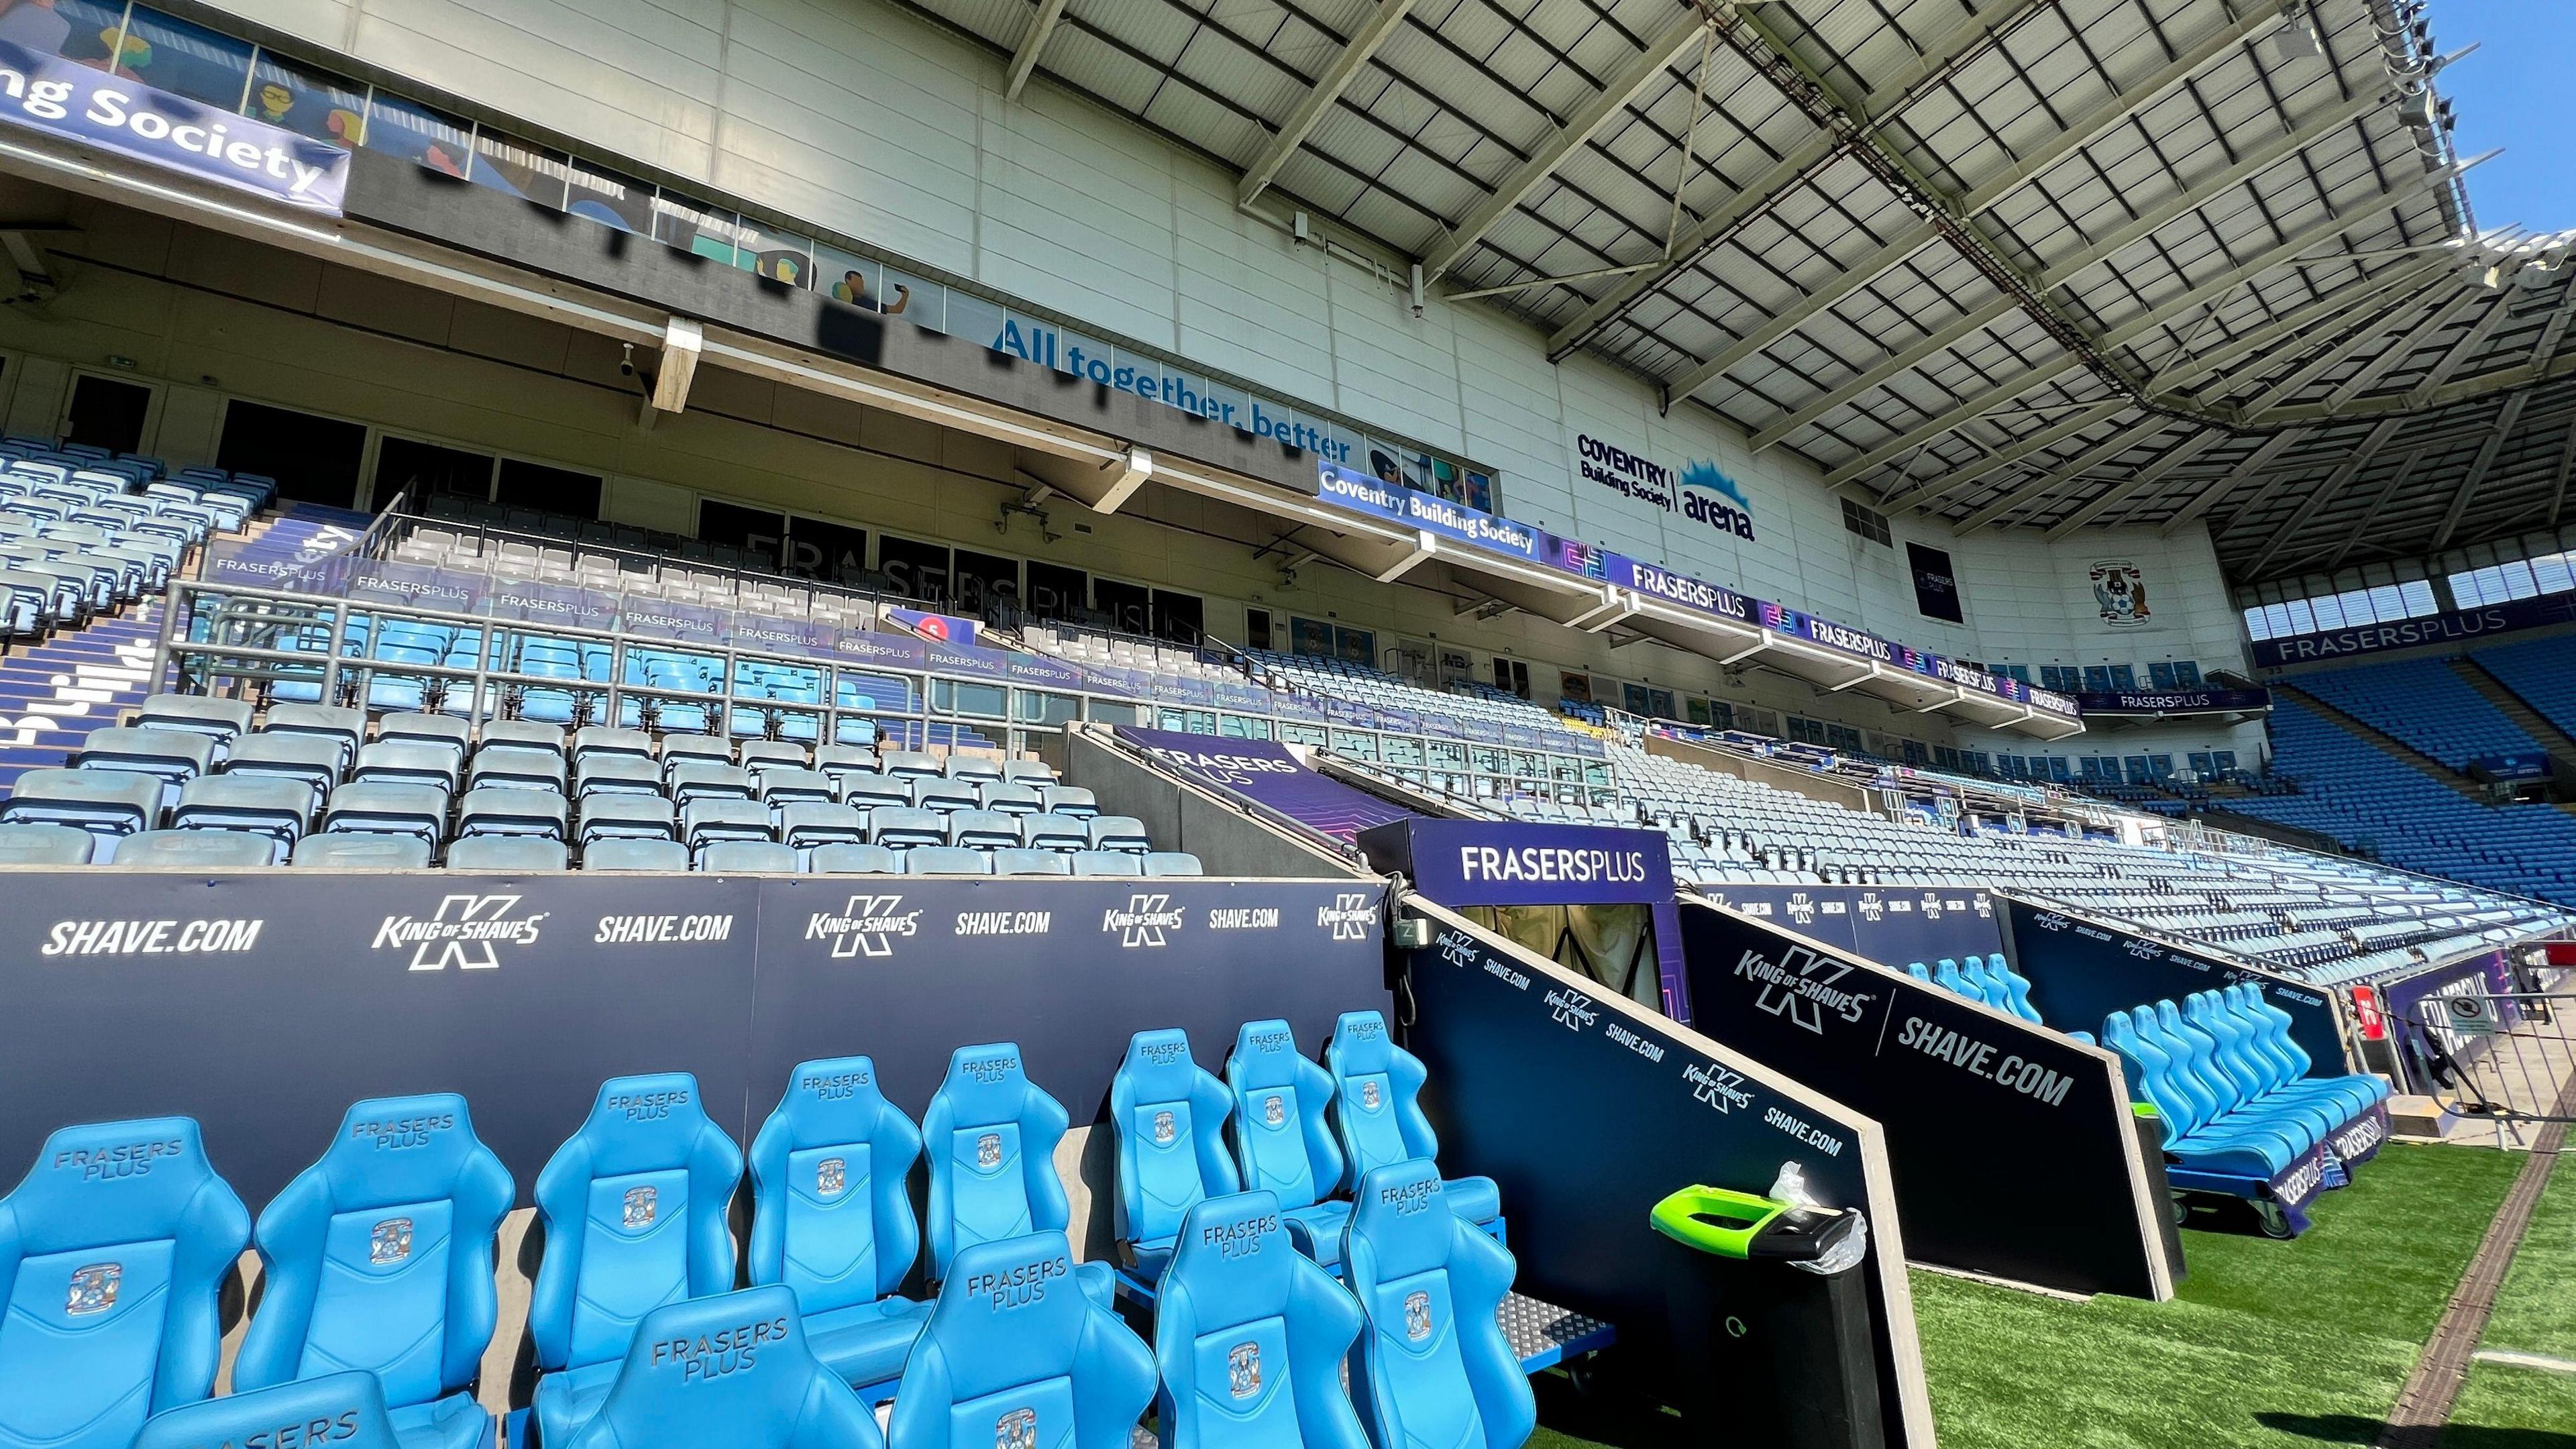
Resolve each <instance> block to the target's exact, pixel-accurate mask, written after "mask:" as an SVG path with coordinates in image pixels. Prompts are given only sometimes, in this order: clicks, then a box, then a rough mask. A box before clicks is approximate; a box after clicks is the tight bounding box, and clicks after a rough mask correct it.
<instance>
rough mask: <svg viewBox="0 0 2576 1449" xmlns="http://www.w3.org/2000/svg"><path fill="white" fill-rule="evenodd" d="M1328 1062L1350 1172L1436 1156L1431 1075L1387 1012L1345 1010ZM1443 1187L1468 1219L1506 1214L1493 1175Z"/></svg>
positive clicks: (1336, 1125) (1357, 1174)
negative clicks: (1426, 1087) (1428, 1104)
mask: <svg viewBox="0 0 2576 1449" xmlns="http://www.w3.org/2000/svg"><path fill="white" fill-rule="evenodd" d="M1324 1068H1325V1070H1326V1071H1328V1072H1330V1073H1332V1077H1333V1130H1334V1133H1335V1134H1336V1136H1337V1137H1338V1139H1339V1140H1340V1142H1341V1146H1342V1155H1343V1156H1344V1157H1345V1158H1346V1159H1348V1161H1349V1164H1350V1167H1349V1176H1351V1177H1352V1178H1353V1179H1358V1178H1362V1177H1366V1176H1367V1175H1368V1174H1370V1173H1372V1172H1375V1171H1376V1170H1377V1169H1379V1168H1381V1167H1393V1166H1395V1165H1396V1164H1397V1163H1400V1162H1430V1161H1432V1160H1434V1159H1436V1158H1437V1157H1439V1155H1440V1139H1439V1137H1438V1136H1437V1135H1436V1134H1434V1133H1433V1132H1432V1130H1431V1119H1430V1118H1428V1117H1426V1116H1424V1115H1423V1113H1422V1084H1423V1082H1424V1080H1425V1079H1426V1078H1427V1077H1428V1075H1429V1074H1428V1073H1427V1072H1426V1071H1425V1070H1424V1068H1423V1065H1422V1059H1421V1058H1419V1057H1417V1056H1415V1055H1414V1054H1413V1053H1411V1052H1409V1051H1406V1050H1405V1049H1404V1048H1402V1047H1400V1046H1397V1045H1396V1044H1395V1036H1394V1033H1392V1032H1390V1031H1388V1030H1387V1029H1386V1018H1385V1017H1383V1016H1380V1015H1379V1014H1378V1013H1376V1012H1374V1011H1349V1012H1344V1013H1343V1014H1342V1016H1341V1018H1340V1019H1339V1020H1338V1021H1336V1022H1334V1023H1333V1039H1332V1040H1331V1041H1329V1042H1326V1043H1325V1044H1324ZM1441 1193H1442V1196H1443V1197H1445V1198H1446V1199H1447V1200H1448V1203H1449V1207H1450V1209H1451V1210H1452V1211H1454V1212H1456V1213H1457V1214H1458V1215H1459V1216H1460V1217H1462V1218H1465V1219H1466V1220H1467V1221H1469V1222H1471V1223H1490V1222H1493V1221H1495V1220H1496V1219H1498V1218H1500V1217H1501V1216H1502V1215H1503V1190H1502V1189H1501V1188H1500V1187H1498V1186H1496V1185H1495V1183H1494V1180H1493V1179H1492V1178H1490V1177H1461V1178H1455V1179H1452V1180H1450V1181H1448V1182H1444V1183H1442V1184H1441Z"/></svg>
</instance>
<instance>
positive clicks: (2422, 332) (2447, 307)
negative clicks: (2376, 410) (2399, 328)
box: [2325, 287, 2483, 408]
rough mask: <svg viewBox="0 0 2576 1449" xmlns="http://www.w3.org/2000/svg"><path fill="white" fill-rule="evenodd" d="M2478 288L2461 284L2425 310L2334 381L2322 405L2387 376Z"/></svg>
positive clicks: (2334, 404)
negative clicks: (2398, 335) (2376, 351)
mask: <svg viewBox="0 0 2576 1449" xmlns="http://www.w3.org/2000/svg"><path fill="white" fill-rule="evenodd" d="M2481 290H2483V289H2481V288H2476V287H2462V288H2461V289H2460V290H2459V292H2458V293H2457V294H2456V295H2454V296H2452V297H2451V298H2450V300H2448V301H2446V302H2444V303H2442V304H2441V305H2440V306H2437V307H2435V308H2434V309H2433V310H2432V311H2431V312H2429V313H2426V314H2425V316H2424V320H2423V321H2421V322H2418V323H2416V324H2415V325H2414V326H2412V327H2410V328H2408V329H2406V335H2405V336H2403V337H2401V338H2399V339H2397V341H2396V342H2395V343H2394V344H2392V345H2391V346H2389V347H2388V348H2387V349H2386V350H2384V351H2382V352H2381V353H2380V354H2379V355H2378V356H2377V357H2374V358H2372V359H2371V360H2370V361H2368V362H2367V363H2364V364H2363V365H2362V369H2361V371H2359V372H2356V373H2354V374H2353V375H2352V376H2350V377H2347V378H2345V379H2344V380H2343V381H2342V382H2341V383H2338V384H2337V385H2336V386H2335V390H2334V391H2332V392H2330V393H2327V394H2326V403H2325V405H2326V406H2327V407H2329V408H2339V407H2342V406H2343V405H2344V404H2346V403H2349V402H2351V401H2352V400H2353V399H2354V398H2356V397H2359V396H2361V393H2362V390H2363V389H2365V388H2367V387H2369V386H2370V385H2371V384H2372V383H2375V382H2377V381H2379V380H2380V379H2381V378H2382V377H2385V376H2387V375H2388V371H2389V369H2390V368H2393V367H2395V366H2396V365H2397V364H2399V363H2401V362H2404V361H2405V360H2406V359H2407V358H2408V357H2409V356H2411V355H2413V353H2414V352H2415V350H2416V349H2417V348H2420V347H2422V346H2423V345H2424V342H2425V340H2426V339H2427V338H2429V337H2431V336H2433V335H2434V334H2435V333H2437V332H2440V331H2441V330H2442V329H2443V328H2445V327H2447V326H2449V325H2450V323H2451V319H2452V318H2454V317H2457V316H2459V315H2460V314H2461V313H2462V312H2465V311H2467V310H2468V308H2469V304H2470V303H2472V302H2475V301H2476V300H2477V299H2478V293H2479V292H2480V291H2481Z"/></svg>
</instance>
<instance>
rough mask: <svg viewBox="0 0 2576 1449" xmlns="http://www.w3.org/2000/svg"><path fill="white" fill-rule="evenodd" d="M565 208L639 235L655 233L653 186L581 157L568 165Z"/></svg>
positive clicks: (565, 178)
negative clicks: (595, 165)
mask: <svg viewBox="0 0 2576 1449" xmlns="http://www.w3.org/2000/svg"><path fill="white" fill-rule="evenodd" d="M564 210H566V211H569V212H571V213H572V214H573V215H575V216H578V217H581V218H584V219H585V220H589V221H595V222H598V223H599V224H600V225H601V226H608V227H615V228H616V229H617V230H619V231H623V232H633V233H634V234H635V235H637V236H650V235H652V234H653V188H652V187H651V186H648V185H646V184H645V183H643V182H641V181H637V180H635V179H633V178H632V177H627V176H620V175H618V174H617V173H616V172H613V171H602V170H599V169H598V168H596V167H591V166H585V165H583V164H582V163H580V162H579V161H575V162H573V163H572V164H571V165H569V166H567V167H565V168H564Z"/></svg>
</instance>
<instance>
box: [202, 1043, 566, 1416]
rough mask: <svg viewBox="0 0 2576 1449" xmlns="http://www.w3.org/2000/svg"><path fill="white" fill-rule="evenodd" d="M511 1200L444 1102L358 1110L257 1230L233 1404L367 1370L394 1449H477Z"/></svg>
mask: <svg viewBox="0 0 2576 1449" xmlns="http://www.w3.org/2000/svg"><path fill="white" fill-rule="evenodd" d="M517 1195H518V1188H517V1185H516V1184H515V1183H513V1182H512V1181H511V1180H510V1174H509V1171H508V1169H506V1168H504V1167H503V1166H502V1165H501V1159H499V1158H498V1157H495V1156H493V1155H492V1153H491V1151H490V1149H488V1148H486V1147H484V1145H483V1144H482V1143H481V1142H480V1141H478V1140H476V1138H475V1136H474V1119H473V1115H472V1113H471V1112H469V1111H468V1110H467V1108H466V1105H465V1099H464V1098H463V1097H460V1096H457V1095H456V1094H454V1093H452V1092H439V1093H432V1094H429V1095H426V1096H418V1097H384V1098H377V1099H374V1100H370V1101H364V1102H359V1103H357V1104H356V1105H354V1106H352V1107H350V1108H349V1111H348V1114H347V1115H346V1116H344V1117H342V1118H341V1119H340V1130H339V1131H338V1132H337V1133H336V1134H335V1135H334V1136H333V1137H332V1139H331V1147H330V1150H329V1151H327V1152H325V1153H323V1154H322V1158H321V1160H320V1161H319V1162H316V1163H314V1164H313V1165H312V1166H311V1167H309V1168H306V1169H305V1170H304V1171H303V1172H301V1173H299V1174H297V1175H296V1177H295V1180H294V1181H292V1182H290V1183H288V1184H287V1185H286V1188H285V1190H284V1191H282V1192H280V1193H279V1194H278V1195H277V1197H276V1198H275V1200H273V1201H271V1202H270V1203H269V1205H268V1206H267V1207H266V1208H264V1209H262V1210H261V1212H260V1215H259V1231H258V1244H259V1257H260V1266H261V1270H262V1276H261V1284H262V1287H261V1292H260V1303H259V1313H258V1314H257V1316H255V1317H254V1318H253V1319H252V1320H251V1326H250V1330H249V1332H248V1333H247V1334H245V1335H244V1337H243V1339H242V1345H241V1352H240V1354H239V1355H238V1356H237V1357H236V1359H235V1360H234V1363H233V1389H234V1391H235V1392H236V1393H238V1392H240V1391H242V1390H245V1389H259V1388H266V1387H269V1386H272V1385H277V1384H287V1383H292V1382H295V1381H297V1380H299V1379H309V1378H314V1377H317V1376H322V1375H329V1374H335V1373H339V1372H341V1371H343V1370H348V1369H364V1370H366V1371H368V1372H369V1373H370V1374H372V1375H374V1376H375V1378H376V1379H377V1381H378V1382H379V1383H380V1384H381V1385H382V1386H383V1394H384V1404H385V1407H386V1409H387V1411H388V1412H389V1414H390V1415H391V1421H392V1426H393V1429H394V1432H395V1434H396V1436H397V1437H398V1438H399V1439H400V1441H401V1446H402V1449H477V1446H479V1445H481V1444H483V1443H484V1441H485V1440H486V1438H487V1437H488V1436H489V1435H490V1434H491V1432H492V1416H491V1415H490V1414H488V1413H485V1412H484V1410H483V1408H482V1406H481V1405H479V1404H477V1403H476V1402H475V1401H474V1381H475V1378H476V1376H477V1375H478V1374H480V1373H481V1371H482V1367H483V1350H484V1348H485V1347H486V1346H487V1345H489V1344H490V1343H491V1341H492V1329H493V1326H494V1323H495V1321H496V1319H497V1317H498V1313H499V1308H498V1300H497V1298H496V1297H495V1295H494V1293H493V1289H492V1269H491V1264H492V1245H493V1239H494V1236H495V1234H497V1233H498V1232H499V1231H500V1227H501V1216H502V1214H504V1213H506V1212H508V1211H509V1210H510V1204H511V1203H512V1201H513V1200H514V1199H515V1198H516V1197H517Z"/></svg>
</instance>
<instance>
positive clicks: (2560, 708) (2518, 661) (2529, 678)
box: [2469, 637, 2576, 734]
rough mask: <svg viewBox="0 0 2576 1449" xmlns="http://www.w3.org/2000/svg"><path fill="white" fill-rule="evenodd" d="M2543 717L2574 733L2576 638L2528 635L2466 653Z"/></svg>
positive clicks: (2575, 717) (2575, 715) (2575, 712)
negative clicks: (2516, 640) (2520, 639)
mask: <svg viewBox="0 0 2576 1449" xmlns="http://www.w3.org/2000/svg"><path fill="white" fill-rule="evenodd" d="M2469 658H2470V659H2471V660H2472V661H2474V662H2475V663H2476V664H2477V665H2479V666H2481V667H2483V668H2484V669H2485V670H2486V671H2487V673H2489V674H2491V675H2494V676H2495V678H2496V679H2497V680H2498V681H2499V682H2501V683H2502V684H2503V685H2504V687H2505V688H2507V689H2510V690H2512V691H2513V693H2514V697H2515V698H2517V699H2519V700H2521V701H2522V702H2523V703H2524V704H2527V705H2530V706H2531V708H2532V709H2533V711H2534V712H2536V713H2538V714H2539V716H2540V717H2541V718H2542V719H2545V720H2547V721H2549V722H2550V723H2551V724H2554V725H2556V726H2558V728H2559V729H2560V730H2561V731H2563V732H2565V733H2568V734H2576V639H2568V638H2565V637H2560V638H2555V639H2527V640H2523V641H2521V642H2519V643H2514V644H2498V645H2496V646H2494V647H2492V648H2488V649H2480V650H2477V651H2475V652H2474V653H2472V654H2470V655H2469Z"/></svg>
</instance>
